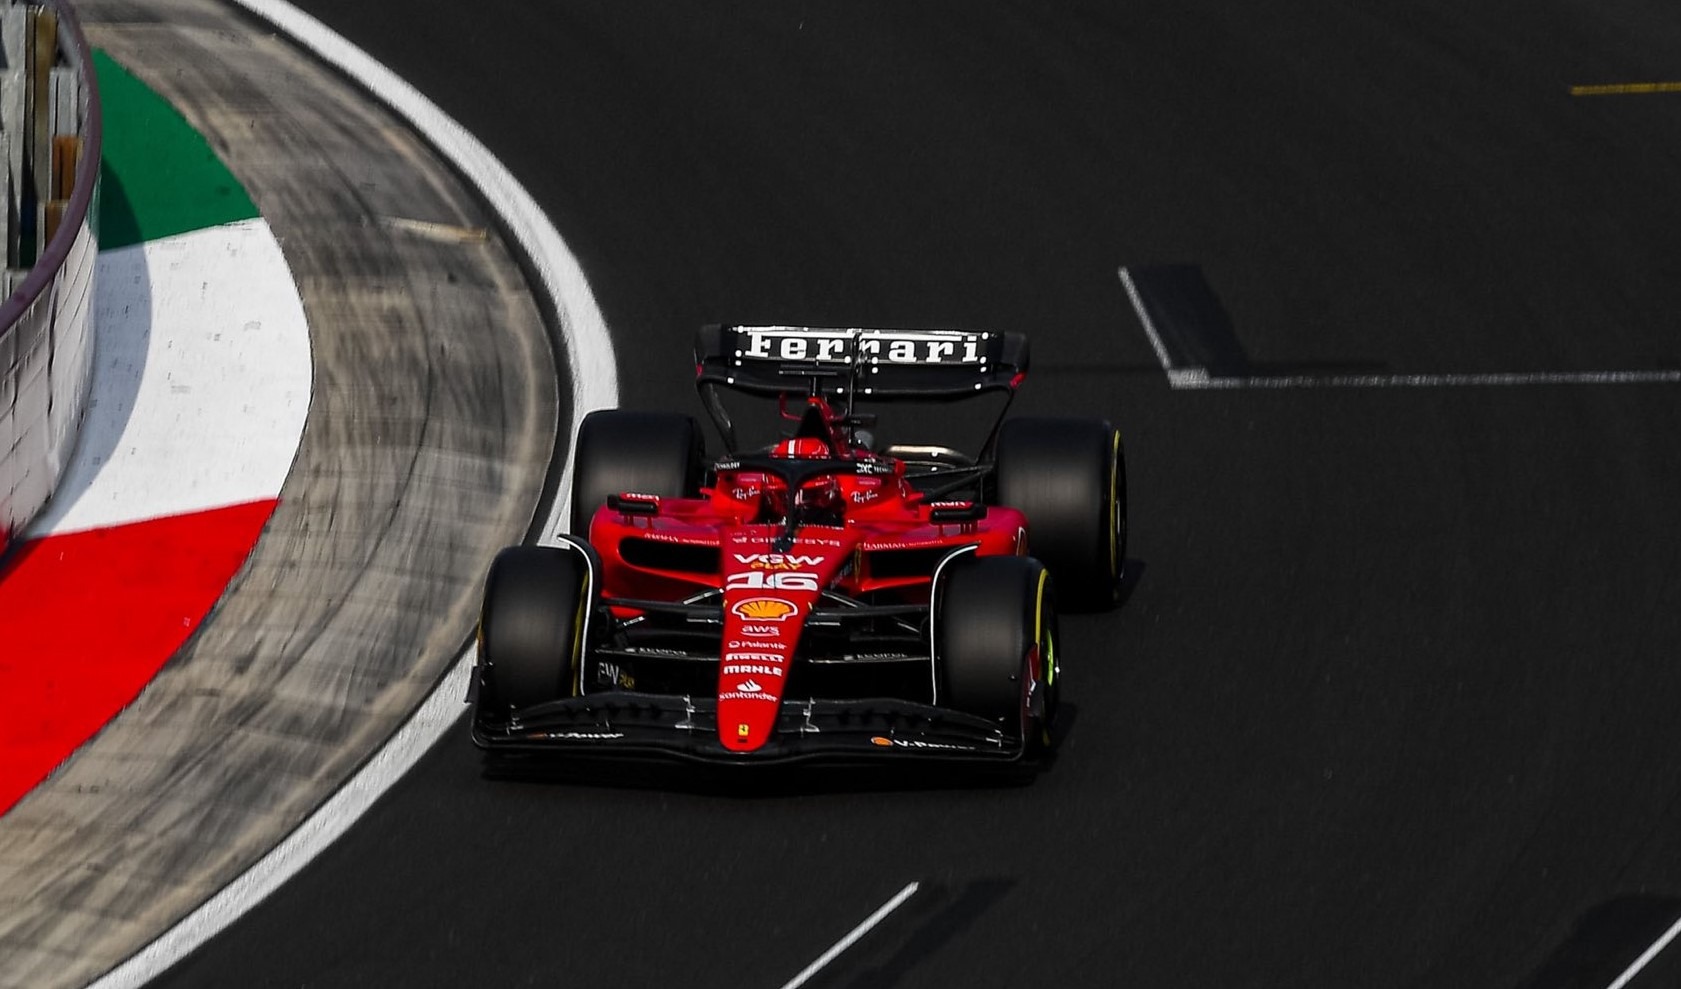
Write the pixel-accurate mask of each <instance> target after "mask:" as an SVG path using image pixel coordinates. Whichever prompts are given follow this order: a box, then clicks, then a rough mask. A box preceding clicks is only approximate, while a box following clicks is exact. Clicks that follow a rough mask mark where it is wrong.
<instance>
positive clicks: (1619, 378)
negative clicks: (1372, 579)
mask: <svg viewBox="0 0 1681 989" xmlns="http://www.w3.org/2000/svg"><path fill="white" fill-rule="evenodd" d="M1120 275H1121V285H1122V287H1124V288H1125V289H1126V293H1127V298H1128V299H1130V300H1131V301H1132V311H1133V312H1134V313H1135V314H1137V316H1138V323H1139V325H1140V326H1142V327H1144V335H1145V336H1147V337H1149V338H1150V346H1151V347H1152V348H1154V350H1155V352H1156V360H1157V361H1159V362H1160V363H1161V366H1162V371H1163V373H1165V374H1166V375H1167V383H1168V386H1169V387H1171V388H1173V389H1175V390H1183V391H1217V390H1223V389H1239V388H1466V387H1471V388H1489V387H1512V386H1523V385H1673V384H1681V371H1496V372H1489V373H1483V374H1325V375H1313V374H1257V375H1242V376H1237V377H1229V378H1228V377H1220V376H1215V375H1211V374H1209V373H1208V369H1207V368H1204V367H1175V366H1174V365H1173V360H1172V358H1170V357H1169V356H1168V353H1167V347H1166V345H1164V344H1163V343H1162V337H1161V332H1160V331H1159V330H1157V329H1156V324H1155V321H1154V320H1152V319H1151V318H1150V313H1149V312H1148V311H1147V310H1146V309H1145V308H1144V299H1143V297H1142V296H1141V295H1139V294H1138V286H1137V285H1136V284H1135V283H1134V282H1133V280H1132V273H1131V272H1129V271H1127V269H1126V268H1124V267H1123V268H1121V269H1120Z"/></svg>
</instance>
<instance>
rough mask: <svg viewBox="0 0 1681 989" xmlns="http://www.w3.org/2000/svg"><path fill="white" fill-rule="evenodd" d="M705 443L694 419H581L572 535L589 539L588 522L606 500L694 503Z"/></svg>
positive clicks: (635, 415) (623, 413)
mask: <svg viewBox="0 0 1681 989" xmlns="http://www.w3.org/2000/svg"><path fill="white" fill-rule="evenodd" d="M705 456H706V454H705V443H704V440H703V437H702V436H701V431H700V425H699V424H698V423H696V422H695V419H694V417H693V416H687V415H681V414H679V413H675V412H633V411H629V410H626V409H602V410H599V411H596V412H591V413H590V414H589V415H587V416H585V417H584V421H583V423H582V424H581V425H579V427H578V442H577V445H576V446H575V447H574V448H573V452H572V532H573V533H575V534H576V535H578V536H583V537H587V536H588V535H589V526H590V520H591V519H593V518H594V517H595V513H596V510H597V509H599V508H600V507H601V506H602V505H605V504H607V498H608V496H609V495H616V494H625V493H627V492H632V493H635V494H646V495H657V496H659V497H661V498H692V497H694V496H695V495H696V494H698V493H699V491H700V484H701V479H702V475H703V473H704V472H705V469H706V464H705Z"/></svg>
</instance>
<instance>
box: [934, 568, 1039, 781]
mask: <svg viewBox="0 0 1681 989" xmlns="http://www.w3.org/2000/svg"><path fill="white" fill-rule="evenodd" d="M1049 578H1050V575H1049V572H1048V571H1047V570H1046V568H1045V566H1044V565H1043V564H1042V563H1040V562H1039V561H1038V560H1035V559H1033V558H1032V557H1026V556H985V557H979V558H976V557H967V558H963V559H958V560H954V561H953V562H952V563H951V565H950V566H949V567H948V568H947V569H946V571H945V573H944V574H942V575H941V580H940V587H939V588H938V589H937V591H936V593H937V595H938V597H937V600H936V601H935V602H934V623H935V625H934V629H935V631H934V641H935V650H936V651H935V663H936V665H937V668H938V670H939V674H940V675H939V682H940V684H941V693H940V696H939V698H937V700H938V703H939V704H940V706H942V707H950V708H953V709H955V710H958V711H962V712H964V713H965V714H973V715H978V716H979V717H983V718H986V719H988V720H990V721H995V722H998V723H999V725H1000V726H1001V727H1002V728H1003V729H1004V731H1005V733H1006V734H1008V735H1010V736H1011V737H1014V738H1019V739H1021V740H1022V742H1023V744H1024V747H1025V749H1026V751H1027V752H1028V753H1030V754H1034V753H1040V752H1043V751H1044V750H1045V749H1047V748H1049V746H1050V744H1051V727H1052V724H1053V722H1054V721H1055V718H1056V711H1057V700H1058V694H1059V692H1060V690H1061V683H1060V680H1059V678H1058V676H1057V673H1058V671H1057V668H1056V665H1057V661H1058V660H1057V654H1056V642H1057V613H1056V600H1055V596H1054V592H1053V587H1052V581H1051V580H1050V579H1049ZM1035 647H1037V649H1038V663H1037V666H1038V668H1039V670H1040V673H1039V675H1038V676H1037V677H1035V676H1034V671H1033V666H1034V665H1035V664H1034V663H1033V662H1032V658H1031V654H1032V651H1033V650H1034V648H1035ZM1030 687H1031V689H1030Z"/></svg>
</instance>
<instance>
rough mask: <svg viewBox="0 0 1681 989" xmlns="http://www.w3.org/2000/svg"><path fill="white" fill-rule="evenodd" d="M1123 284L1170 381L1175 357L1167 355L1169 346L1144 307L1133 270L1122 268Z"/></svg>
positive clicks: (1133, 309)
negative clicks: (1133, 279) (1133, 277)
mask: <svg viewBox="0 0 1681 989" xmlns="http://www.w3.org/2000/svg"><path fill="white" fill-rule="evenodd" d="M1120 272H1121V285H1122V286H1124V287H1125V288H1126V290H1127V298H1129V299H1131V300H1132V311H1133V312H1135V313H1137V314H1138V322H1139V323H1140V324H1141V325H1143V327H1144V335H1145V336H1148V337H1149V338H1150V346H1152V347H1154V348H1155V349H1156V360H1158V361H1160V362H1161V365H1162V370H1163V371H1166V372H1167V378H1168V380H1169V381H1172V380H1173V359H1172V358H1170V357H1168V356H1167V346H1166V345H1165V344H1163V343H1162V336H1161V334H1160V333H1157V332H1156V323H1155V321H1154V320H1152V319H1151V318H1150V314H1149V312H1147V311H1146V310H1145V309H1144V299H1143V297H1142V296H1140V295H1139V294H1138V286H1137V285H1135V284H1133V281H1132V272H1130V271H1128V270H1126V268H1124V267H1123V268H1121V269H1120Z"/></svg>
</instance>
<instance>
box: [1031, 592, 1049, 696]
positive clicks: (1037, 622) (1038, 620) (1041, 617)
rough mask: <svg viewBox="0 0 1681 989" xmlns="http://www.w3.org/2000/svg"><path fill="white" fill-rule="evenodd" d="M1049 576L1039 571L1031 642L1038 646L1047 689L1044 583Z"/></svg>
mask: <svg viewBox="0 0 1681 989" xmlns="http://www.w3.org/2000/svg"><path fill="white" fill-rule="evenodd" d="M1050 575H1051V572H1050V571H1049V570H1041V571H1039V593H1038V595H1037V598H1038V599H1037V600H1036V601H1034V602H1033V642H1034V644H1035V645H1037V646H1039V666H1040V673H1042V674H1044V677H1045V685H1046V686H1047V687H1048V686H1050V683H1051V676H1052V673H1051V672H1050V668H1049V667H1047V666H1046V665H1045V651H1044V646H1045V581H1046V579H1047V578H1049V577H1050Z"/></svg>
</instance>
